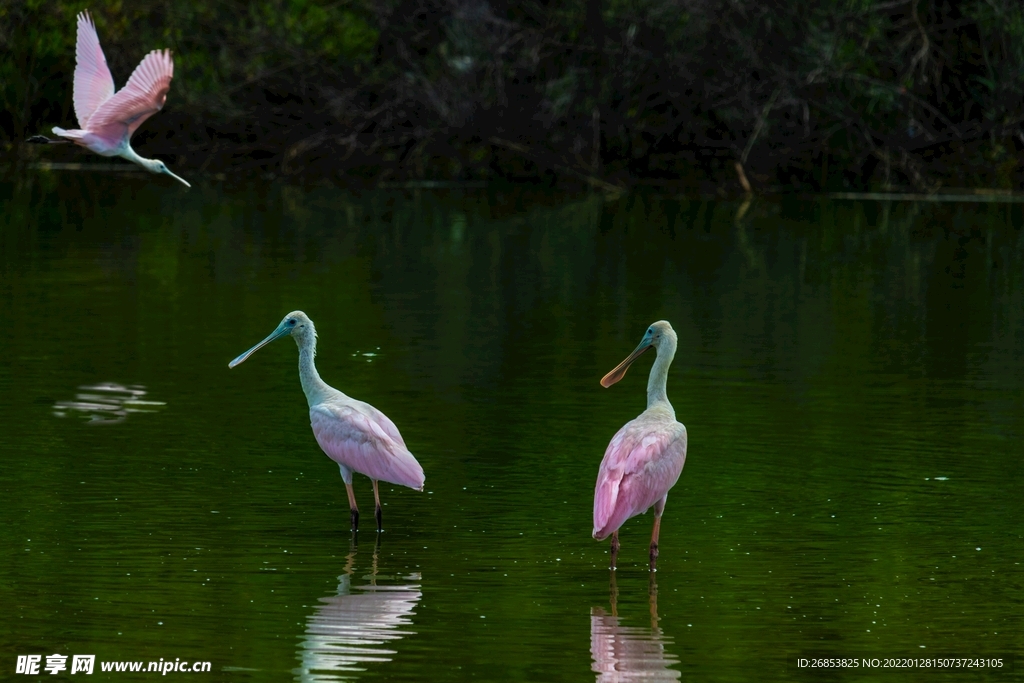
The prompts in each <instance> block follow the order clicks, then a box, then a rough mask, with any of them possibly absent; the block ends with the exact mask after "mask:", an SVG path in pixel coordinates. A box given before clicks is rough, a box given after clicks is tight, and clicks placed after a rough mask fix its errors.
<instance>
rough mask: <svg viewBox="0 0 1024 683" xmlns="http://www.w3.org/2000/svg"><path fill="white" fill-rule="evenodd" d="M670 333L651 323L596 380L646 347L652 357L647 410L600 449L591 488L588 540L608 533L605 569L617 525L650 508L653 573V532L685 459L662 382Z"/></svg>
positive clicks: (621, 370) (616, 376) (672, 340)
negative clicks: (591, 524) (591, 525)
mask: <svg viewBox="0 0 1024 683" xmlns="http://www.w3.org/2000/svg"><path fill="white" fill-rule="evenodd" d="M676 343H677V342H676V333H675V331H674V330H673V329H672V326H671V325H669V324H668V323H667V322H666V321H664V320H660V321H658V322H656V323H654V324H653V325H651V326H650V327H649V328H648V329H647V332H646V333H645V334H644V337H643V339H642V340H641V341H640V344H639V346H637V347H636V349H634V350H633V352H632V353H631V354H629V356H627V357H626V359H625V360H624V361H622V362H621V363H619V364H618V365H617V366H616V367H615V369H613V370H612V371H611V372H609V373H608V374H607V375H605V376H604V378H602V379H601V385H602V386H604V387H610V386H611V385H612V384H615V383H616V382H618V381H619V380H621V379H622V378H623V377H625V375H626V370H627V369H629V366H630V364H632V363H633V361H635V360H636V359H637V358H639V357H640V355H641V354H643V352H644V351H646V350H647V349H649V348H655V349H657V354H658V356H657V358H656V359H655V361H654V366H653V367H652V368H651V375H650V378H649V379H648V382H647V410H645V411H644V412H642V413H641V414H640V415H639V416H637V417H636V418H635V419H633V420H630V421H629V422H627V423H626V424H625V425H624V426H623V427H622V429H620V430H619V431H618V432H616V434H615V436H614V437H612V440H611V442H610V443H609V444H608V448H607V449H606V450H605V453H604V459H603V460H602V461H601V467H600V468H599V469H598V473H597V484H596V485H595V487H594V531H593V535H594V538H596V539H597V540H604V539H605V538H608V537H609V536H611V537H612V544H611V568H612V569H615V562H616V557H617V555H618V551H619V535H618V532H619V527H621V526H622V525H623V523H625V521H626V520H627V519H629V518H630V517H635V516H636V515H639V514H642V513H645V512H647V510H649V509H651V508H653V509H654V528H653V530H652V533H651V545H650V567H651V571H655V565H656V561H657V557H658V533H659V530H660V528H661V515H662V512H663V511H664V510H665V502H666V500H667V499H668V492H669V489H671V488H672V487H673V486H675V484H676V481H678V479H679V475H680V474H681V473H682V471H683V465H684V464H685V462H686V427H684V426H683V425H682V424H680V423H679V422H677V421H676V413H675V410H674V409H673V408H672V404H671V403H669V400H668V394H667V392H666V385H667V383H668V369H669V366H670V365H671V364H672V358H673V357H674V356H675V352H676Z"/></svg>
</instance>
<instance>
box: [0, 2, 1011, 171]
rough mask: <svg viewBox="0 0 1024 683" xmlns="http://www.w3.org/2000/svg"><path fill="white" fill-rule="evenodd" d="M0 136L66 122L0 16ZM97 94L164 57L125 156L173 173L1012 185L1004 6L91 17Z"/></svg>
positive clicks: (611, 5)
mask: <svg viewBox="0 0 1024 683" xmlns="http://www.w3.org/2000/svg"><path fill="white" fill-rule="evenodd" d="M0 3H6V4H0V78H2V81H0V89H2V90H0V92H2V93H3V105H2V107H0V130H2V132H3V134H4V135H5V136H7V137H8V138H9V139H11V140H18V139H23V138H24V137H26V136H27V135H29V134H32V133H35V132H39V131H41V130H45V129H47V128H48V127H49V126H51V125H54V124H61V125H65V126H67V125H69V124H70V123H71V119H72V117H73V111H72V108H71V107H70V100H71V92H70V83H71V73H72V71H73V68H74V63H73V59H74V15H75V13H76V12H77V11H79V10H80V9H82V7H79V6H77V5H75V6H65V5H62V4H57V3H53V2H29V3H24V2H22V3H17V4H15V3H11V2H10V0H0ZM92 10H93V13H94V15H95V16H96V20H97V25H98V28H99V32H100V38H101V40H102V41H103V45H104V48H105V50H106V52H107V55H108V60H109V61H110V63H111V68H112V70H113V72H114V74H115V79H116V80H117V81H118V83H121V82H122V81H123V79H124V78H125V77H126V75H127V74H128V73H130V70H131V69H132V68H133V66H134V64H135V63H136V62H137V60H138V59H139V58H140V57H141V56H142V55H143V54H144V53H145V52H146V51H147V50H149V49H152V48H156V47H165V46H166V47H171V48H173V49H174V50H175V55H176V70H177V71H176V77H175V81H174V85H173V86H172V89H171V94H170V97H169V99H168V106H167V107H166V108H165V110H164V111H163V112H161V113H160V114H159V115H158V116H156V117H154V118H153V119H151V120H150V121H148V122H147V123H146V124H145V126H144V127H143V129H142V130H141V131H140V133H139V135H138V136H137V138H136V143H135V144H136V147H137V148H139V149H140V150H141V149H142V148H143V147H146V149H148V150H149V152H150V153H156V154H165V155H171V156H177V159H175V162H176V164H177V167H178V168H179V169H180V170H181V171H182V172H184V171H186V170H187V169H188V168H189V167H192V168H202V169H207V170H227V169H234V170H240V171H246V170H251V171H260V172H266V171H271V172H276V173H282V174H286V175H289V174H311V175H315V176H327V177H332V178H339V177H348V178H352V177H360V178H365V179H367V180H374V181H379V180H386V179H406V178H423V179H431V178H434V179H449V178H454V179H480V178H487V179H491V178H505V179H509V180H524V179H529V180H534V181H538V180H539V181H547V180H551V179H554V178H556V177H557V178H575V179H578V180H580V181H583V182H589V183H591V184H594V185H598V186H604V185H607V184H613V185H629V184H633V183H637V182H646V183H665V184H672V185H676V186H682V187H684V188H685V187H690V188H694V189H696V188H698V187H702V186H703V187H704V189H706V188H707V186H708V184H710V185H713V186H716V187H717V186H725V187H727V188H730V189H732V190H739V188H740V186H741V184H743V183H748V182H749V183H750V184H752V185H753V186H754V187H755V189H756V188H758V187H760V188H767V187H787V188H794V189H815V190H816V189H843V188H857V189H867V188H874V187H878V188H882V187H891V186H897V185H899V186H911V187H914V188H917V189H933V188H935V187H937V186H939V185H941V184H945V185H961V186H963V185H968V186H984V187H998V188H1016V187H1018V186H1019V185H1020V184H1021V182H1022V179H1024V176H1022V174H1021V172H1020V169H1019V157H1020V151H1021V149H1022V148H1024V136H1022V134H1021V123H1022V121H1024V105H1022V98H1024V5H1022V4H1021V3H1019V2H1018V1H1017V0H964V1H963V2H951V1H947V0H908V1H905V2H904V1H899V0H896V1H882V0H803V1H800V2H785V1H780V0H776V1H771V2H762V1H756V0H635V1H623V0H604V1H603V2H602V1H600V0H578V1H577V2H565V3H545V2H538V1H533V0H530V1H527V2H504V1H499V0H495V1H494V2H485V1H483V0H395V1H393V2H385V1H383V0H376V1H374V0H367V1H365V2H338V3H320V2H312V1H304V0H263V1H259V2H252V3H243V2H233V1H224V2H207V3H193V4H188V3H170V2H167V1H160V0H156V1H154V0H140V1H139V2H137V3H135V4H134V5H133V6H132V7H131V8H129V7H128V6H127V5H125V4H124V3H120V2H113V1H112V0H104V2H100V3H96V4H94V5H93V6H92Z"/></svg>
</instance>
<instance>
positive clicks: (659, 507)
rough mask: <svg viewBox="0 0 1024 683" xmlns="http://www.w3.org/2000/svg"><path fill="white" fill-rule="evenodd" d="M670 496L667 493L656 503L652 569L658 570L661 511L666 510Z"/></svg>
mask: <svg viewBox="0 0 1024 683" xmlns="http://www.w3.org/2000/svg"><path fill="white" fill-rule="evenodd" d="M667 498H668V495H667V494H666V495H665V497H664V498H662V499H661V500H659V501H658V502H657V503H655V504H654V528H653V529H652V530H651V571H652V572H656V571H658V566H657V565H658V534H659V533H660V532H661V513H663V512H665V500H666V499H667Z"/></svg>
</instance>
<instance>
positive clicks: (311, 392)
mask: <svg viewBox="0 0 1024 683" xmlns="http://www.w3.org/2000/svg"><path fill="white" fill-rule="evenodd" d="M315 356H316V337H315V336H314V335H310V336H309V337H307V338H306V340H304V342H302V343H300V344H299V381H300V382H301V383H302V392H303V393H304V394H306V402H307V403H309V406H310V407H311V408H312V407H313V406H315V405H316V404H317V403H322V402H323V401H324V399H325V398H327V396H328V395H329V394H330V391H331V388H330V387H329V386H327V383H326V382H324V381H323V380H322V379H320V373H319V372H317V371H316V364H315V363H314V362H313V358H314V357H315Z"/></svg>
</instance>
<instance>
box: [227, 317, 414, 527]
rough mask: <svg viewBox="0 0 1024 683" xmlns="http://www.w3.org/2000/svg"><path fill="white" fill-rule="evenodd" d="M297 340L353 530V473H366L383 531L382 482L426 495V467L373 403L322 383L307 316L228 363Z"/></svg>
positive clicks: (314, 421)
mask: <svg viewBox="0 0 1024 683" xmlns="http://www.w3.org/2000/svg"><path fill="white" fill-rule="evenodd" d="M289 334H290V335H291V336H292V338H293V339H295V344H296V345H297V346H298V347H299V381H300V382H301V383H302V391H303V392H304V393H305V394H306V401H307V402H308V403H309V421H310V425H311V426H312V427H313V435H314V436H315V437H316V442H317V443H318V444H320V448H322V449H323V451H324V453H326V454H327V457H328V458H330V459H331V460H333V461H334V462H336V463H338V467H340V468H341V478H342V479H343V480H344V481H345V488H346V489H347V490H348V506H349V509H350V510H351V511H352V531H358V529H359V507H358V506H357V505H356V494H355V492H354V491H353V490H352V473H353V472H358V473H359V474H365V475H366V476H368V477H369V478H370V479H371V480H372V481H373V498H374V501H375V502H376V503H377V512H376V517H377V531H378V532H380V531H381V530H382V527H381V511H380V493H379V491H378V490H377V482H378V481H386V482H388V483H391V484H399V485H401V486H408V487H409V488H414V489H416V490H417V491H422V490H423V480H424V478H423V468H422V467H420V464H419V463H418V462H416V458H415V457H413V454H412V453H410V452H409V449H408V448H406V447H405V441H404V440H403V439H402V435H401V434H399V433H398V427H396V426H395V423H394V422H392V421H391V420H390V419H388V416H387V415H385V414H384V413H382V412H380V411H379V410H377V409H376V408H374V407H373V406H371V405H370V404H369V403H363V402H362V401H357V400H356V399H354V398H352V397H350V396H346V395H345V394H343V393H341V392H340V391H338V390H337V389H335V388H334V387H331V386H328V385H327V383H326V382H324V381H323V380H322V379H320V374H319V373H318V372H317V371H316V365H314V364H313V357H314V356H316V328H315V327H313V321H312V320H310V319H309V316H307V315H306V314H305V313H303V312H302V311H292V312H291V313H289V314H288V315H286V316H285V317H284V320H282V321H281V324H280V325H278V326H277V329H276V330H274V331H273V332H271V333H270V335H269V336H268V337H267V338H266V339H264V340H263V341H261V342H260V343H259V344H257V345H256V346H254V347H252V348H251V349H249V350H248V351H246V352H245V353H243V354H242V355H241V356H239V357H238V358H236V359H234V360H233V361H231V362H230V363H228V367H229V368H233V367H235V366H236V365H238V364H239V363H242V362H244V361H245V360H246V359H247V358H248V357H249V356H251V355H252V354H254V353H256V351H258V350H260V349H261V348H263V347H264V346H266V345H267V344H269V343H270V342H272V341H274V340H275V339H277V338H279V337H284V336H287V335H289Z"/></svg>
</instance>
